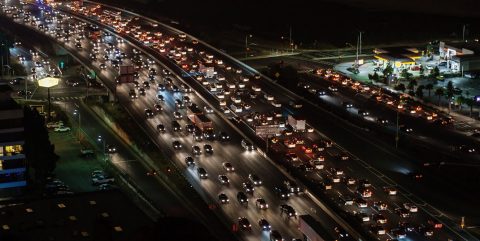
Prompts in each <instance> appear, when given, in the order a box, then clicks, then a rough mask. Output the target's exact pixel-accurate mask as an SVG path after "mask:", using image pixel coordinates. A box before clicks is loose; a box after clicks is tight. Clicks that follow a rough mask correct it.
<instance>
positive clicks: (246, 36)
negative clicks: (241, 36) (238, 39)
mask: <svg viewBox="0 0 480 241" xmlns="http://www.w3.org/2000/svg"><path fill="white" fill-rule="evenodd" d="M251 37H253V35H251V34H247V35H245V58H247V57H248V51H249V50H250V49H249V48H248V38H251Z"/></svg>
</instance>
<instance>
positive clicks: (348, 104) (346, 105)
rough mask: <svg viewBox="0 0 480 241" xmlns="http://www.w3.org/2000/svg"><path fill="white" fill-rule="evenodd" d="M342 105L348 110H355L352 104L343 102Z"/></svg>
mask: <svg viewBox="0 0 480 241" xmlns="http://www.w3.org/2000/svg"><path fill="white" fill-rule="evenodd" d="M342 105H343V107H345V108H347V109H348V108H353V104H352V103H350V102H347V101H345V102H343V103H342Z"/></svg>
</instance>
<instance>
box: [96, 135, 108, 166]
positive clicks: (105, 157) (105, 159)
mask: <svg viewBox="0 0 480 241" xmlns="http://www.w3.org/2000/svg"><path fill="white" fill-rule="evenodd" d="M97 141H98V142H100V143H102V144H103V160H104V161H107V154H106V153H105V149H106V147H107V146H106V143H105V139H104V138H102V136H98V138H97Z"/></svg>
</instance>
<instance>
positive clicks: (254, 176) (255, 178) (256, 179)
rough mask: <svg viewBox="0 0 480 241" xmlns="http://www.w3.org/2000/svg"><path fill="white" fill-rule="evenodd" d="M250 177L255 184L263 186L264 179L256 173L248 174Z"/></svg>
mask: <svg viewBox="0 0 480 241" xmlns="http://www.w3.org/2000/svg"><path fill="white" fill-rule="evenodd" d="M248 179H249V180H250V181H251V182H252V183H253V185H255V186H261V185H262V180H261V179H260V178H259V177H258V176H257V175H256V174H252V173H250V174H248Z"/></svg>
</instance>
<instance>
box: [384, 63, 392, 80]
mask: <svg viewBox="0 0 480 241" xmlns="http://www.w3.org/2000/svg"><path fill="white" fill-rule="evenodd" d="M382 73H383V75H384V76H385V77H388V76H390V75H392V74H393V67H392V65H391V64H390V63H388V64H387V66H386V67H385V69H383V71H382Z"/></svg>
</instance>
